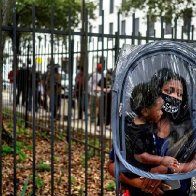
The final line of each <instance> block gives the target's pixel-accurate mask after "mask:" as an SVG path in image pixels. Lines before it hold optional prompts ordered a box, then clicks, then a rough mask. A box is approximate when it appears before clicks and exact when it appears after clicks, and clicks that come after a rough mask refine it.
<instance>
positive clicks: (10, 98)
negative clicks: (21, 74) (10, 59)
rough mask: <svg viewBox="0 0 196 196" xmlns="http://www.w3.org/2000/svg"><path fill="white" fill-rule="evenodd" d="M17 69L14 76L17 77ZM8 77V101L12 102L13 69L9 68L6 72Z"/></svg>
mask: <svg viewBox="0 0 196 196" xmlns="http://www.w3.org/2000/svg"><path fill="white" fill-rule="evenodd" d="M17 74H18V71H17V70H16V77H17ZM8 79H9V82H10V92H9V102H10V103H11V102H12V97H13V85H14V70H13V69H12V70H10V71H9V73H8Z"/></svg>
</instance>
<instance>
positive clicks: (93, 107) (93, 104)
mask: <svg viewBox="0 0 196 196" xmlns="http://www.w3.org/2000/svg"><path fill="white" fill-rule="evenodd" d="M102 67H103V66H102V64H101V63H98V64H97V69H96V71H95V72H94V73H92V76H91V77H90V78H89V80H88V88H89V94H90V120H91V122H94V123H96V119H97V114H98V111H99V108H100V96H101V93H100V92H97V84H98V82H99V81H100V79H101V71H102Z"/></svg>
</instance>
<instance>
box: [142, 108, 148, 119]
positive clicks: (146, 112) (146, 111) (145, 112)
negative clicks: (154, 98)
mask: <svg viewBox="0 0 196 196" xmlns="http://www.w3.org/2000/svg"><path fill="white" fill-rule="evenodd" d="M141 113H142V115H143V116H144V117H147V116H148V109H147V108H144V109H142V111H141Z"/></svg>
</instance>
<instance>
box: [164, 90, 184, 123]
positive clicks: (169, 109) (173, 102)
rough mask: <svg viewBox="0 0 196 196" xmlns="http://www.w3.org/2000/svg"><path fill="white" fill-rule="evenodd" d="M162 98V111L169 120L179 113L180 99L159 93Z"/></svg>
mask: <svg viewBox="0 0 196 196" xmlns="http://www.w3.org/2000/svg"><path fill="white" fill-rule="evenodd" d="M161 97H162V99H163V100H164V102H165V103H164V105H163V109H162V110H163V113H164V114H165V115H166V116H168V117H169V118H170V119H171V120H174V119H176V118H177V117H178V115H179V114H180V108H181V104H182V101H181V100H179V99H176V98H175V97H172V96H169V95H166V94H163V93H162V94H161Z"/></svg>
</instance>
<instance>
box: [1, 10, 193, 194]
mask: <svg viewBox="0 0 196 196" xmlns="http://www.w3.org/2000/svg"><path fill="white" fill-rule="evenodd" d="M35 11H36V10H35V8H34V7H33V8H32V27H31V28H21V27H18V26H17V24H16V13H14V17H13V22H12V24H13V25H11V26H0V32H1V35H4V34H6V33H9V34H11V35H12V36H11V39H9V38H8V39H6V41H5V45H4V46H3V45H1V48H3V53H2V52H1V54H0V55H1V56H2V57H3V61H2V62H1V64H2V66H1V67H3V71H2V75H1V80H2V83H1V88H2V93H1V98H2V99H1V100H0V103H1V104H0V105H1V107H2V114H3V125H4V126H3V127H4V128H5V129H6V131H5V130H4V129H3V130H2V132H1V134H2V137H3V136H4V135H5V138H4V137H3V141H2V142H1V155H2V156H1V163H2V165H1V168H0V169H1V178H0V180H1V181H0V184H1V194H0V195H19V194H21V195H22V194H23V195H27V193H28V194H29V195H83V194H84V195H88V194H89V195H91V194H92V193H93V195H104V194H105V195H110V194H111V195H112V194H114V192H111V193H110V192H109V191H108V190H109V188H107V187H109V186H110V185H111V184H108V179H109V178H110V177H108V175H107V173H106V171H105V169H104V168H105V161H106V160H107V153H108V152H109V151H110V149H111V147H112V141H111V139H112V132H111V127H110V109H111V85H112V70H113V68H114V67H115V62H116V60H117V58H118V52H119V50H120V48H121V47H122V45H123V44H124V43H126V44H132V45H138V44H142V43H146V42H149V41H155V40H161V39H167V40H176V41H185V42H189V43H192V44H194V43H195V41H194V33H195V32H194V26H190V25H189V27H188V28H187V27H186V30H187V31H184V27H180V28H179V26H177V20H175V23H174V25H173V27H171V32H170V34H169V36H168V34H167V36H165V29H164V28H163V27H164V20H163V18H161V19H160V29H161V34H160V35H157V34H156V31H155V30H154V31H153V32H154V34H153V35H152V34H151V33H150V23H149V19H148V17H147V19H146V22H147V29H146V30H145V34H146V35H145V36H143V35H142V34H144V32H137V33H136V29H135V15H134V14H133V16H132V19H133V20H132V27H133V28H132V29H133V32H132V34H130V35H121V34H120V32H121V31H120V29H121V27H120V22H119V21H120V14H118V20H117V21H118V31H117V32H116V33H115V34H105V33H104V21H105V18H104V12H102V32H99V33H98V32H97V33H93V32H89V31H88V21H87V18H86V19H85V20H86V21H85V24H86V26H85V28H84V29H83V32H73V31H71V26H70V28H69V29H70V31H69V32H65V31H60V30H56V29H55V27H54V26H52V25H51V28H50V29H37V28H36V26H35ZM51 21H53V16H51ZM51 24H53V22H51ZM70 25H71V24H70ZM179 29H180V30H181V36H180V38H179V37H178V35H177V32H178V31H179ZM134 30H135V31H134ZM18 35H20V37H21V39H20V42H18V41H19V40H18ZM150 35H151V36H150ZM1 37H2V36H1ZM185 37H186V39H185ZM1 43H3V42H2V41H1ZM81 45H82V47H81ZM100 66H101V67H102V69H101V71H100V73H98V72H99V69H100ZM104 70H106V71H104ZM79 71H80V72H79ZM92 77H94V81H93V79H92ZM104 78H105V79H104ZM94 82H97V86H94ZM1 118H2V116H1ZM4 131H5V133H4ZM105 155H106V156H105ZM95 168H96V169H95ZM79 176H82V177H81V178H79ZM79 179H80V180H79ZM97 181H98V182H97ZM94 184H95V185H96V186H94ZM93 191H94V192H93Z"/></svg>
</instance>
